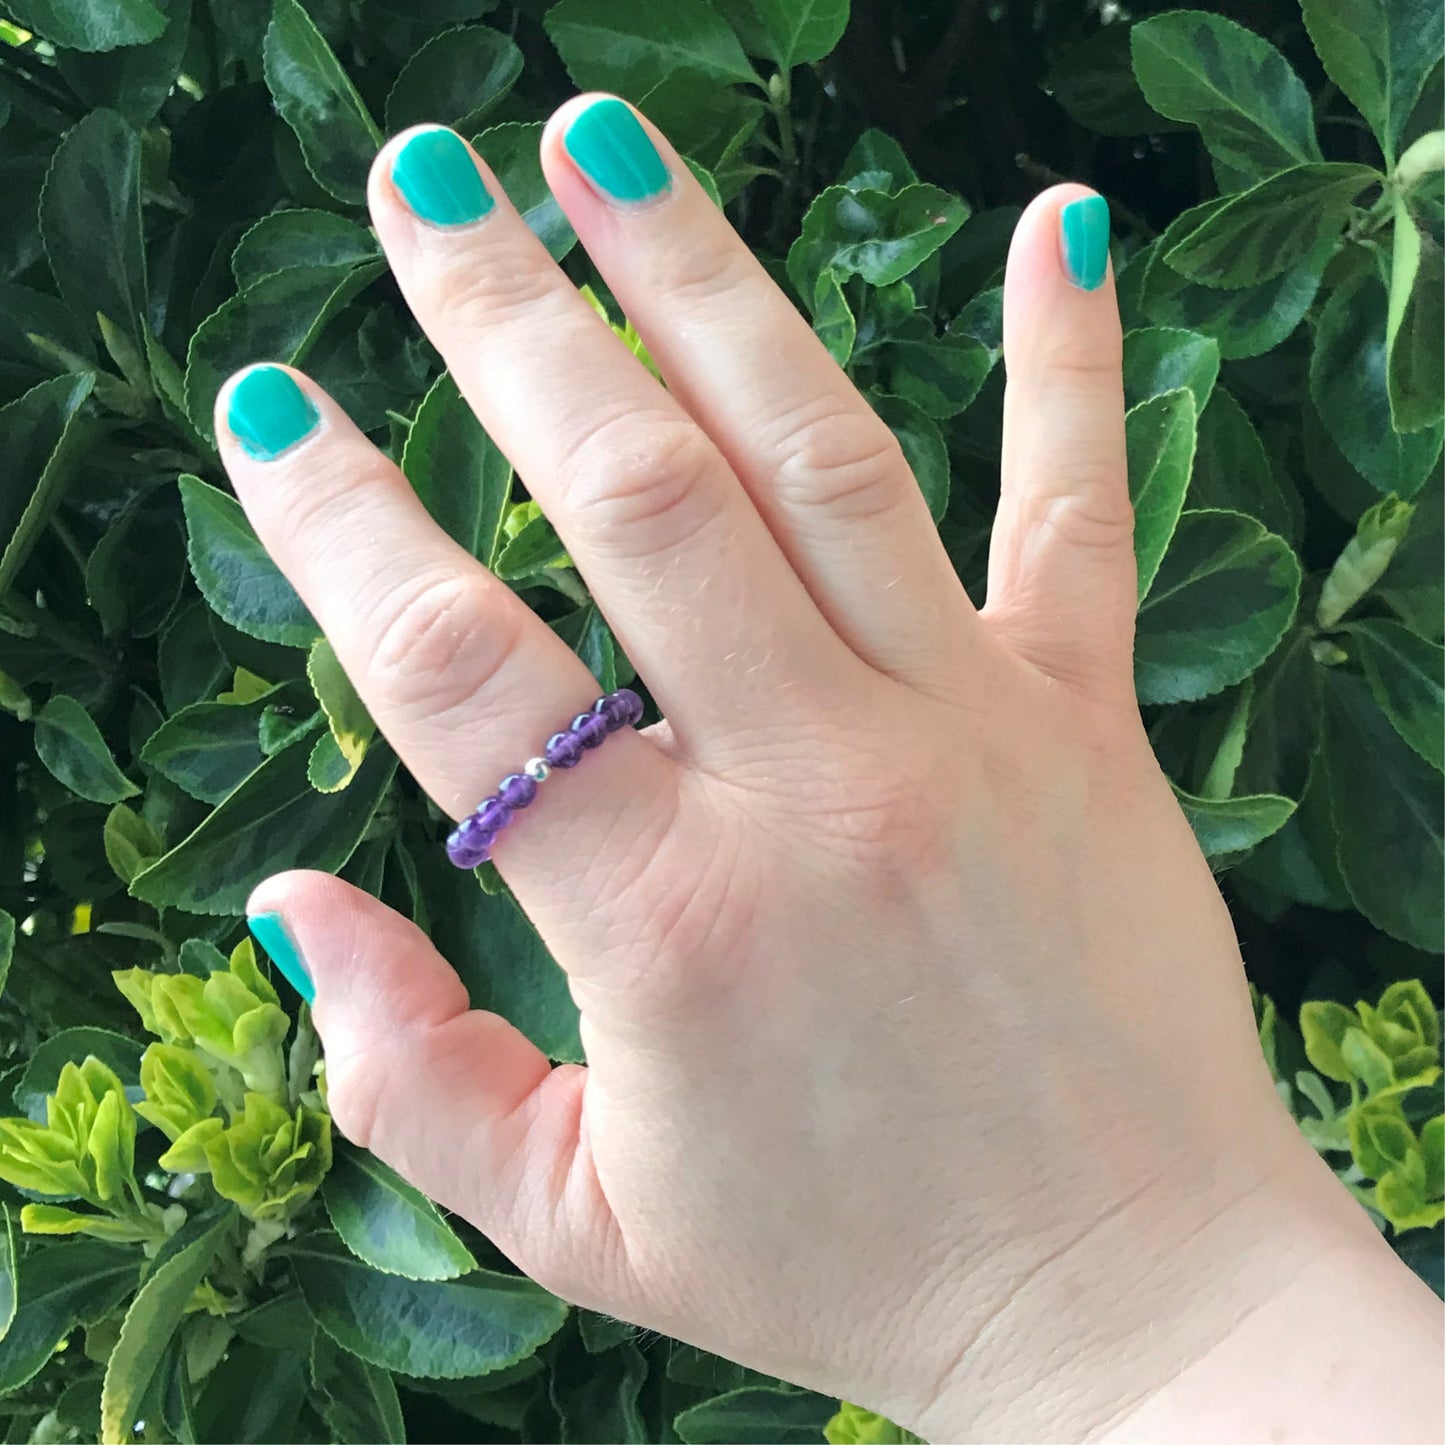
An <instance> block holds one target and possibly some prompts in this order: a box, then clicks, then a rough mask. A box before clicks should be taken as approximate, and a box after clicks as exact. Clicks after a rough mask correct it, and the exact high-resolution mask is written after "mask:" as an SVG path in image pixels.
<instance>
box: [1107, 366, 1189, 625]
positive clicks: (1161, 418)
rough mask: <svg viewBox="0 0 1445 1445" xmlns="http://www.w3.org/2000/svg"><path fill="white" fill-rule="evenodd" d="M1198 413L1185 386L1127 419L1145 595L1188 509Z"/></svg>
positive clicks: (1131, 488)
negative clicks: (1185, 503) (1185, 497)
mask: <svg viewBox="0 0 1445 1445" xmlns="http://www.w3.org/2000/svg"><path fill="white" fill-rule="evenodd" d="M1195 416H1196V414H1195V407H1194V395H1193V393H1192V392H1190V391H1187V390H1185V389H1183V388H1180V389H1178V390H1175V391H1170V392H1165V393H1164V395H1162V396H1156V397H1151V398H1150V399H1149V400H1148V401H1145V402H1142V403H1140V405H1138V406H1136V407H1135V408H1134V409H1133V410H1132V411H1130V412H1129V413H1128V414H1127V416H1126V417H1125V418H1124V423H1125V435H1126V439H1127V442H1128V449H1129V496H1130V498H1131V499H1132V500H1133V503H1134V555H1135V558H1136V561H1137V563H1138V568H1139V596H1140V597H1141V598H1142V597H1143V596H1144V595H1145V594H1146V593H1147V592H1148V591H1149V585H1150V583H1152V582H1153V580H1154V574H1155V573H1156V572H1157V571H1158V570H1159V563H1160V561H1161V560H1162V559H1163V557H1164V553H1165V551H1166V550H1167V549H1168V547H1169V539H1170V538H1171V537H1172V536H1173V535H1174V528H1175V526H1176V525H1177V524H1178V522H1179V513H1180V512H1181V511H1182V510H1183V508H1184V494H1185V492H1186V491H1187V490H1188V488H1189V471H1190V467H1191V466H1192V465H1193V462H1194V446H1195V439H1196V432H1197V425H1196V419H1195Z"/></svg>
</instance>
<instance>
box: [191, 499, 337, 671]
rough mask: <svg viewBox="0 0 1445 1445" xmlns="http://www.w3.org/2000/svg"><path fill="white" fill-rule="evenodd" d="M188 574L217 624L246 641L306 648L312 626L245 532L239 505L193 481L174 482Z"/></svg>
mask: <svg viewBox="0 0 1445 1445" xmlns="http://www.w3.org/2000/svg"><path fill="white" fill-rule="evenodd" d="M180 489H181V501H182V503H183V504H184V506H185V513H186V528H187V531H188V532H189V534H190V546H189V549H188V554H189V556H190V561H191V572H192V574H193V575H194V577H195V579H196V586H198V587H199V588H200V589H201V594H202V596H204V597H205V599H206V601H207V602H208V603H210V605H211V609H212V611H214V612H215V613H216V614H217V615H218V616H219V617H220V618H222V620H223V621H226V622H229V623H230V624H231V626H232V627H237V628H239V629H240V630H241V631H242V632H244V633H246V634H247V635H248V636H251V637H259V638H261V639H262V640H264V641H266V642H280V643H283V644H285V645H286V646H288V647H310V646H311V644H312V643H313V642H315V640H316V637H317V635H318V629H317V626H316V623H315V622H314V621H313V620H312V617H311V614H310V613H309V612H308V611H307V610H306V608H305V606H304V605H303V603H302V601H301V599H300V598H299V597H298V596H297V595H296V591H295V589H294V588H293V587H292V586H291V584H290V583H289V582H288V581H287V580H286V579H285V578H284V577H283V576H282V575H281V572H280V569H279V568H278V567H277V566H276V564H275V563H274V562H273V561H272V560H271V557H270V554H269V553H268V552H267V551H266V549H265V548H264V547H263V546H262V545H261V543H260V540H259V538H257V536H256V534H255V533H254V532H253V531H252V530H251V524H250V523H249V522H248V521H247V520H246V514H245V513H244V512H242V510H241V504H240V503H239V502H238V501H236V499H235V498H234V497H231V496H228V495H227V494H226V493H225V492H218V491H217V490H216V489H215V488H214V487H208V486H207V485H206V484H205V483H204V482H203V481H201V479H200V478H199V477H192V476H183V477H181V479H180Z"/></svg>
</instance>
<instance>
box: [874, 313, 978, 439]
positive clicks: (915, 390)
mask: <svg viewBox="0 0 1445 1445" xmlns="http://www.w3.org/2000/svg"><path fill="white" fill-rule="evenodd" d="M931 329H932V328H931V327H930V330H931ZM881 365H882V368H883V376H884V387H885V389H886V390H887V391H888V392H891V393H892V394H893V395H895V396H901V397H902V398H903V399H904V400H905V401H908V402H912V404H913V405H914V406H916V407H917V408H918V409H919V411H921V412H922V413H923V414H924V415H925V416H931V417H933V418H935V419H939V420H941V419H944V418H947V417H951V416H956V415H957V414H958V413H959V412H961V411H963V410H964V409H965V408H966V407H967V406H968V405H969V403H970V402H972V401H973V399H974V397H976V396H977V395H978V393H979V389H980V388H981V387H982V386H983V384H984V381H985V380H986V379H987V378H988V373H989V371H990V370H991V369H992V366H993V358H992V356H990V354H989V350H988V348H987V347H986V346H984V345H982V344H981V343H980V342H978V341H975V340H974V339H973V337H971V336H967V335H964V334H963V333H962V332H947V333H945V334H944V335H942V336H926V337H920V338H918V339H916V340H914V339H898V340H894V341H890V342H888V343H887V344H886V346H884V348H883V349H882V353H881Z"/></svg>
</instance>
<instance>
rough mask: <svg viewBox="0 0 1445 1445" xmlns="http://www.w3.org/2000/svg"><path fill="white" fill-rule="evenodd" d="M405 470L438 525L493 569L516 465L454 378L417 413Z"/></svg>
mask: <svg viewBox="0 0 1445 1445" xmlns="http://www.w3.org/2000/svg"><path fill="white" fill-rule="evenodd" d="M401 469H402V471H404V472H405V473H406V477H407V480H408V481H409V482H410V483H411V484H412V487H413V488H414V489H415V490H416V494H417V496H419V497H420V498H421V500H422V504H423V505H424V506H425V507H426V509H427V511H428V512H430V513H431V515H432V518H433V520H434V521H435V522H436V523H437V525H438V526H440V527H441V528H442V530H443V531H444V532H446V534H447V535H448V536H449V537H450V538H451V539H452V540H453V541H454V542H458V543H460V544H461V546H462V547H464V548H465V549H466V550H467V551H468V552H470V553H471V555H472V556H473V557H475V558H477V560H478V561H480V562H481V563H483V564H484V565H485V566H488V567H490V566H491V565H492V563H493V562H494V561H495V560H496V555H497V544H498V541H499V540H500V538H501V528H502V517H503V515H504V514H505V512H506V509H507V500H508V498H509V497H510V495H511V491H512V464H511V463H510V462H509V461H508V460H507V459H506V457H504V456H503V455H502V453H501V451H500V450H499V449H498V447H497V445H496V443H495V442H493V441H492V439H491V437H489V436H488V435H487V434H486V432H485V431H484V430H483V429H482V424H481V422H479V421H478V420H477V418H476V414H475V413H474V412H473V411H472V409H471V407H469V406H468V405H467V404H466V402H465V401H463V400H462V397H461V393H460V392H459V391H458V390H457V384H456V382H454V381H453V380H452V378H451V375H450V373H447V372H443V373H442V375H441V376H439V377H438V378H437V379H436V381H435V383H434V384H433V385H432V388H431V390H430V391H429V392H427V394H426V396H425V397H424V398H423V400H422V404H421V406H420V407H418V408H417V413H416V420H415V421H413V422H412V424H411V431H410V432H409V433H408V434H407V438H406V449H405V451H403V453H402V457H401Z"/></svg>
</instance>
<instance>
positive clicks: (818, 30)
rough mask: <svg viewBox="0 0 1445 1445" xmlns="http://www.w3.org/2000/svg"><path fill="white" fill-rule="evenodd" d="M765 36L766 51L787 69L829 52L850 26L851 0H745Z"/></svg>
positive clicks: (781, 66) (817, 58)
mask: <svg viewBox="0 0 1445 1445" xmlns="http://www.w3.org/2000/svg"><path fill="white" fill-rule="evenodd" d="M745 3H746V5H747V7H748V8H749V9H750V10H751V11H752V13H753V15H754V16H755V17H756V20H757V25H758V28H759V30H760V31H761V34H762V36H763V37H764V38H765V42H766V50H765V51H764V53H765V54H766V55H767V57H768V58H769V59H770V60H774V61H776V62H777V64H778V66H779V67H780V68H781V69H783V70H791V69H792V67H793V66H795V65H811V64H812V63H813V62H814V61H815V60H821V59H822V58H823V57H824V56H825V55H827V54H829V53H830V52H831V51H832V49H833V47H834V46H836V45H837V43H838V42H839V40H841V39H842V38H843V31H844V30H845V29H846V27H847V25H848V0H745Z"/></svg>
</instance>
